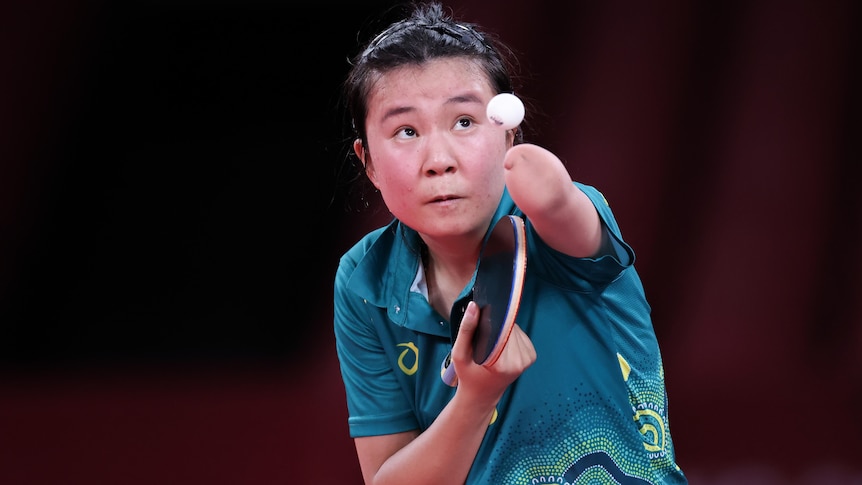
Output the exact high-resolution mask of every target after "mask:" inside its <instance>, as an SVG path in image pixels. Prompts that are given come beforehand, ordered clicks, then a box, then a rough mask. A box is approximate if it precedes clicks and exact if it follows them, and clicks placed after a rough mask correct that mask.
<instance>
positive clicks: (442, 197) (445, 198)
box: [431, 194, 460, 203]
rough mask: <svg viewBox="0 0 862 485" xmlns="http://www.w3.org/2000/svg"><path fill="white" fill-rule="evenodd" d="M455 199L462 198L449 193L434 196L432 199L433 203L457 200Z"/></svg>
mask: <svg viewBox="0 0 862 485" xmlns="http://www.w3.org/2000/svg"><path fill="white" fill-rule="evenodd" d="M455 199H460V197H458V196H457V195H451V194H449V195H438V196H437V197H434V198H433V199H431V203H435V202H447V201H450V200H455Z"/></svg>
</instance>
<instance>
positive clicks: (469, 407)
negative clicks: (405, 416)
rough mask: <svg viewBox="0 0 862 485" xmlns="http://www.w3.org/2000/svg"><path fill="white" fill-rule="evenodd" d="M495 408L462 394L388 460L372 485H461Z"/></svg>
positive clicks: (454, 398) (457, 393) (458, 394)
mask: <svg viewBox="0 0 862 485" xmlns="http://www.w3.org/2000/svg"><path fill="white" fill-rule="evenodd" d="M493 413H494V406H493V405H491V406H490V407H489V406H476V405H475V403H474V402H472V401H470V399H469V398H467V397H465V396H464V395H463V394H462V393H459V392H456V393H455V396H454V397H453V398H452V400H451V401H450V402H449V404H447V405H446V407H445V408H444V409H443V411H442V412H441V413H440V415H439V416H437V418H436V419H435V420H434V423H433V424H432V425H431V427H429V428H428V429H427V430H425V431H424V432H422V433H421V434H420V435H419V436H417V437H416V439H414V440H413V441H412V442H410V443H409V444H408V445H406V446H404V447H403V448H401V449H400V450H399V451H398V452H397V453H395V454H394V455H392V456H391V457H389V459H388V460H386V462H385V463H383V465H382V466H381V467H380V469H379V470H378V471H377V473H376V474H375V476H374V480H373V482H372V483H373V484H374V485H385V484H390V483H393V484H401V483H404V477H405V476H410V477H411V478H410V483H411V484H414V485H421V484H431V485H439V484H441V483H447V484H449V483H451V484H457V483H464V482H465V481H466V479H467V474H468V473H469V472H470V468H471V467H472V465H473V460H474V459H475V457H476V453H477V452H478V450H479V446H480V445H481V444H482V439H483V438H484V436H485V431H486V430H487V428H488V425H489V423H490V421H491V417H492V416H493Z"/></svg>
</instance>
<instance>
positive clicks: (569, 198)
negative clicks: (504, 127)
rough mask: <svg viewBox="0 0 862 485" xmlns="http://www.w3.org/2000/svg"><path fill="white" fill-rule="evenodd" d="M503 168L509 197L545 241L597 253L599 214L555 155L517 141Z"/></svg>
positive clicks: (560, 247)
mask: <svg viewBox="0 0 862 485" xmlns="http://www.w3.org/2000/svg"><path fill="white" fill-rule="evenodd" d="M505 168H506V186H507V188H508V190H509V194H510V195H511V196H512V200H514V201H515V204H516V205H517V206H518V207H519V208H520V209H521V210H522V211H524V214H526V216H527V218H529V219H530V220H531V221H532V224H533V226H534V227H535V228H536V231H537V232H538V233H539V235H540V236H541V237H542V239H543V240H544V241H545V242H546V243H547V244H548V245H550V246H551V247H553V248H555V249H557V250H558V251H560V252H563V253H566V254H569V255H572V256H576V257H588V256H593V255H595V254H596V252H597V251H598V249H599V247H600V245H601V234H602V232H601V220H600V219H599V215H598V213H597V212H596V209H595V206H593V203H592V201H591V200H590V198H589V197H587V195H586V194H584V193H583V192H582V191H581V190H580V189H578V188H577V187H576V186H575V185H574V184H573V183H572V180H571V176H570V175H569V173H568V171H567V170H566V167H565V166H564V165H563V164H562V162H561V161H560V159H559V158H557V156H556V155H554V154H553V153H551V152H549V151H548V150H546V149H544V148H542V147H539V146H536V145H530V144H521V145H516V146H515V147H513V148H512V149H510V150H509V153H508V154H507V156H506V161H505Z"/></svg>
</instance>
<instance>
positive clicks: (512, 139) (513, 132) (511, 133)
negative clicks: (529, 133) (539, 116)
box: [506, 126, 519, 148]
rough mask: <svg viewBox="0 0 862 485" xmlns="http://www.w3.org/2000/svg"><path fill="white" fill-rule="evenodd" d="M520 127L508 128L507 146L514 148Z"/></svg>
mask: <svg viewBox="0 0 862 485" xmlns="http://www.w3.org/2000/svg"><path fill="white" fill-rule="evenodd" d="M518 128H519V127H517V126H516V127H514V128H512V129H511V130H506V148H512V146H513V145H514V144H515V137H516V136H517V135H518Z"/></svg>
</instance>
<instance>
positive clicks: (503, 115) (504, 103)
mask: <svg viewBox="0 0 862 485" xmlns="http://www.w3.org/2000/svg"><path fill="white" fill-rule="evenodd" d="M485 112H486V114H487V115H488V119H489V120H491V122H492V123H494V124H495V125H497V126H499V127H500V128H503V129H504V130H510V129H512V128H514V127H516V126H518V125H520V124H521V121H523V120H524V103H523V102H521V100H520V98H518V97H517V96H515V95H514V94H511V93H500V94H498V95H496V96H494V97H493V98H491V101H489V102H488V107H487V108H486V111H485Z"/></svg>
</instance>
